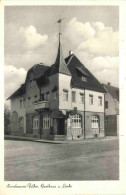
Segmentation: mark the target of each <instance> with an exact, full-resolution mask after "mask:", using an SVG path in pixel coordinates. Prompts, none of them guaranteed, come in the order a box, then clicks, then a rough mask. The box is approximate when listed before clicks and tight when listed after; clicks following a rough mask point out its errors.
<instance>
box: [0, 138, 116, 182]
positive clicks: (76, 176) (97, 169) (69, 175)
mask: <svg viewBox="0 0 126 195" xmlns="http://www.w3.org/2000/svg"><path fill="white" fill-rule="evenodd" d="M4 174H5V181H60V180H63V181H66V180H118V179H119V143H118V140H117V139H115V140H98V141H96V140H92V141H90V142H83V143H77V142H76V143H71V144H50V143H38V142H32V141H19V140H18V141H16V140H5V171H4Z"/></svg>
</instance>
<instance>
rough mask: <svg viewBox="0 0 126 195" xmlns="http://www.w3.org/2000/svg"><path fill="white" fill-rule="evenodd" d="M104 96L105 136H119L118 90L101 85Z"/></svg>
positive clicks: (109, 85)
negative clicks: (104, 91)
mask: <svg viewBox="0 0 126 195" xmlns="http://www.w3.org/2000/svg"><path fill="white" fill-rule="evenodd" d="M103 86H104V89H105V90H106V94H105V132H106V135H107V136H113V135H119V88H117V87H113V86H111V84H110V83H108V84H107V85H106V84H103Z"/></svg>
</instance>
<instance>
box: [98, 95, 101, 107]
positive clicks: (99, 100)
mask: <svg viewBox="0 0 126 195" xmlns="http://www.w3.org/2000/svg"><path fill="white" fill-rule="evenodd" d="M98 106H102V96H98Z"/></svg>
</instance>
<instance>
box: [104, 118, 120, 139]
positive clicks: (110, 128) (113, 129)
mask: <svg viewBox="0 0 126 195" xmlns="http://www.w3.org/2000/svg"><path fill="white" fill-rule="evenodd" d="M105 120H106V121H108V122H105V130H106V136H117V135H118V130H117V129H118V128H117V126H118V123H119V121H118V117H117V115H107V116H105Z"/></svg>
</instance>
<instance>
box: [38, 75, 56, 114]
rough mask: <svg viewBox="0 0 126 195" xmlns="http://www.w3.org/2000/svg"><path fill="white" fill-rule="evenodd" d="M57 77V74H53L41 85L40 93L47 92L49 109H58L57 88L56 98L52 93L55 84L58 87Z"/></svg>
mask: <svg viewBox="0 0 126 195" xmlns="http://www.w3.org/2000/svg"><path fill="white" fill-rule="evenodd" d="M58 78H59V75H58V74H55V75H52V76H50V77H49V82H48V83H47V84H46V85H45V86H42V87H41V92H42V93H44V94H45V93H46V92H49V94H50V95H49V102H50V109H51V110H53V109H58V107H59V90H57V98H56V100H55V99H54V98H53V93H52V90H53V88H54V87H55V86H57V88H59V83H58Z"/></svg>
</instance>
